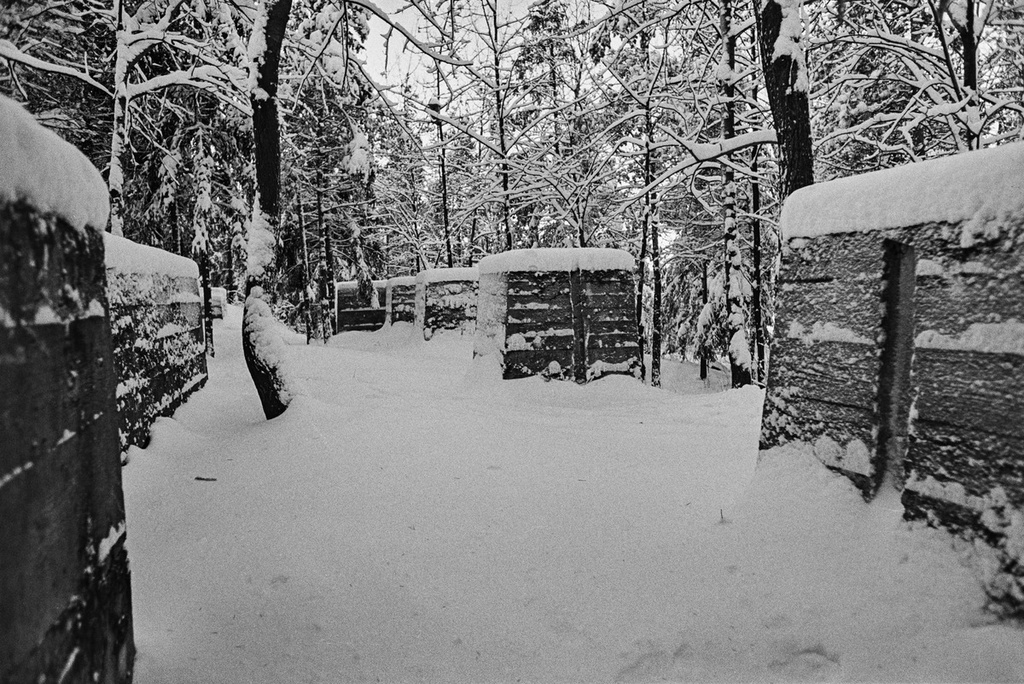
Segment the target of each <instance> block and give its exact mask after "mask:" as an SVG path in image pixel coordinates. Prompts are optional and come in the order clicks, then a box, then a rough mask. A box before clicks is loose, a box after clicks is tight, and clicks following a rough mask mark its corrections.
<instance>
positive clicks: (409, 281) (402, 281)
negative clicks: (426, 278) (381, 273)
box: [388, 276, 416, 286]
mask: <svg viewBox="0 0 1024 684" xmlns="http://www.w3.org/2000/svg"><path fill="white" fill-rule="evenodd" d="M415 284H416V276H398V277H397V278H388V285H391V286H395V285H415Z"/></svg>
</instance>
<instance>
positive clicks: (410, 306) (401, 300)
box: [385, 276, 416, 325]
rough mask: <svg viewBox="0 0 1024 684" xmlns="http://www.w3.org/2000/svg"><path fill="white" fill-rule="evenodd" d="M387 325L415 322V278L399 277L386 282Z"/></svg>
mask: <svg viewBox="0 0 1024 684" xmlns="http://www.w3.org/2000/svg"><path fill="white" fill-rule="evenodd" d="M385 300H386V302H387V306H386V308H387V323H388V325H392V324H394V323H413V322H415V320H416V276H400V277H398V278H389V279H388V281H387V293H386V295H385Z"/></svg>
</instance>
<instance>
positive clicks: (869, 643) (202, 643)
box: [124, 309, 1024, 684]
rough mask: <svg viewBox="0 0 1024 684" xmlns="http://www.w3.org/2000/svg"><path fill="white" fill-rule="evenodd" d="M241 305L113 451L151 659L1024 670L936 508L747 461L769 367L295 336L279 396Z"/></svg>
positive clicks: (281, 665)
mask: <svg viewBox="0 0 1024 684" xmlns="http://www.w3.org/2000/svg"><path fill="white" fill-rule="evenodd" d="M238 318H239V317H238V312H237V310H236V309H231V311H230V313H229V318H228V320H227V321H225V322H219V323H218V327H217V331H216V333H217V334H216V337H215V339H216V340H217V342H218V356H217V358H216V359H214V360H213V361H212V362H211V370H210V376H211V377H210V381H209V383H208V385H207V387H206V388H204V389H203V390H202V391H200V392H199V393H198V394H197V395H195V396H194V397H193V398H192V400H191V401H190V402H189V403H188V404H187V405H186V406H184V407H183V408H182V409H180V410H179V411H178V412H177V414H176V415H175V417H174V419H163V420H161V421H159V422H158V424H157V426H156V428H155V430H154V438H153V442H152V444H151V445H150V447H149V448H148V449H146V450H138V449H134V450H133V451H132V453H131V462H130V463H129V465H128V466H127V467H126V468H125V470H124V477H125V490H126V502H127V507H128V545H129V555H130V559H131V564H132V571H133V576H132V582H133V594H134V599H133V600H134V614H135V633H136V642H137V644H138V648H139V657H138V662H137V669H136V681H137V682H138V683H139V684H155V683H160V682H169V683H170V682H268V683H271V682H273V683H290V682H344V681H384V682H393V681H430V682H485V681H552V682H553V681H584V682H598V681H615V680H618V681H661V680H690V681H709V680H719V681H721V680H734V681H750V680H775V681H821V680H897V681H912V680H920V681H938V680H944V681H989V682H993V681H1019V680H1021V679H1022V678H1024V633H1022V632H1020V631H1016V630H1012V629H1010V628H1007V627H999V626H991V625H989V626H986V625H985V624H984V623H985V618H984V617H983V616H982V614H981V613H980V611H979V606H980V605H981V603H982V601H983V597H982V595H981V593H980V591H979V590H978V589H977V585H976V582H975V580H974V579H973V577H972V575H971V574H970V573H969V572H968V570H967V569H966V568H965V567H963V566H962V565H961V564H960V563H959V562H958V559H957V556H956V555H955V554H954V553H953V552H952V551H951V550H950V549H949V540H948V538H947V537H946V536H945V535H942V534H938V533H933V532H930V531H918V532H917V533H915V534H913V535H911V534H909V533H908V532H907V531H906V530H904V529H903V528H902V526H901V525H900V524H899V522H898V513H897V512H895V511H894V510H891V508H892V507H886V506H884V505H877V504H876V505H872V506H867V505H864V504H863V503H862V502H861V501H860V499H859V497H858V496H857V494H856V492H855V491H854V490H853V489H852V488H851V487H849V485H847V484H846V483H845V482H844V481H843V480H841V479H839V478H837V477H835V476H833V475H831V474H829V473H827V472H826V471H824V470H823V469H822V468H820V467H819V466H817V465H816V464H813V463H808V462H807V461H806V460H804V459H801V458H799V457H793V458H790V459H771V460H768V461H765V462H764V463H762V464H761V465H760V466H759V468H758V470H757V473H756V476H755V471H754V466H755V461H756V457H757V453H756V444H757V429H758V420H759V415H760V403H761V398H762V394H761V393H760V392H759V391H757V390H753V389H750V390H743V391H738V392H725V393H698V394H689V395H681V394H674V393H671V392H667V391H660V390H653V389H650V388H648V387H644V386H642V385H640V384H639V383H636V382H635V381H631V380H629V379H626V378H619V377H610V378H605V379H604V380H601V381H599V382H596V383H593V384H591V385H588V386H586V387H579V386H576V385H574V384H571V383H560V382H551V383H545V382H543V381H542V380H540V379H528V380H522V381H512V382H500V381H495V380H493V379H492V378H490V377H488V376H487V373H486V370H487V369H486V368H483V367H481V366H479V365H478V366H475V367H474V365H473V364H472V363H471V362H470V361H469V357H470V356H471V354H470V348H471V347H470V344H469V341H468V340H464V339H461V338H459V337H457V336H455V337H450V336H449V337H446V336H439V337H437V338H435V339H434V340H433V341H431V342H430V343H414V342H411V341H409V339H408V336H407V334H406V335H402V334H390V333H375V334H356V333H350V334H347V335H344V336H342V337H340V338H336V340H335V341H334V342H332V345H331V346H329V347H323V346H312V347H305V346H291V347H289V348H288V349H289V352H291V354H292V356H291V360H292V361H293V365H294V369H295V371H296V373H297V375H298V376H299V377H300V378H301V379H302V382H303V384H304V386H305V388H306V395H305V396H300V397H298V398H297V399H296V400H295V402H294V403H293V404H292V406H291V408H290V409H289V410H288V411H287V412H286V413H285V414H284V415H283V416H282V417H281V418H278V419H276V420H274V421H270V422H268V421H265V420H263V417H262V414H261V412H260V409H259V402H258V400H257V398H256V394H255V390H254V389H253V388H252V384H251V381H250V380H249V377H248V374H247V372H246V370H245V364H244V362H243V360H242V357H241V350H240V345H239V341H238V340H239V335H240V333H239V332H238V326H239V320H238ZM196 478H215V480H206V479H203V480H199V479H196Z"/></svg>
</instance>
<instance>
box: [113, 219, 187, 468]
mask: <svg viewBox="0 0 1024 684" xmlns="http://www.w3.org/2000/svg"><path fill="white" fill-rule="evenodd" d="M103 238H104V243H105V245H106V264H107V294H108V296H109V298H110V326H111V331H112V333H113V338H114V365H115V367H116V369H117V380H118V383H117V405H118V413H119V415H120V433H121V450H122V451H127V449H128V447H129V446H131V445H133V444H134V445H136V446H140V447H145V446H146V445H147V444H149V428H150V427H151V426H152V425H153V422H154V421H155V420H156V419H157V418H158V417H160V416H170V415H171V414H173V413H174V411H175V410H176V409H177V408H178V407H179V406H180V405H181V404H183V403H184V402H185V401H186V400H187V399H188V397H189V395H191V394H192V393H193V392H195V391H196V390H197V389H199V388H200V387H202V386H203V384H204V383H205V382H206V379H207V369H206V340H205V337H204V332H203V299H202V296H201V295H200V292H201V290H200V287H199V267H198V266H197V265H196V262H194V261H192V260H191V259H186V258H185V257H182V256H178V255H177V254H172V253H170V252H167V251H164V250H162V249H157V248H155V247H149V246H146V245H140V244H138V243H135V242H132V241H131V240H127V239H125V238H122V237H117V236H115V235H111V234H110V233H104V234H103Z"/></svg>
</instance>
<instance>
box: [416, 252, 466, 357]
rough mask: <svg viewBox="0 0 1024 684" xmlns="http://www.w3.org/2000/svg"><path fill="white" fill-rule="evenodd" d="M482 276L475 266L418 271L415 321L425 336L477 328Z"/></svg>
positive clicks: (428, 337)
mask: <svg viewBox="0 0 1024 684" xmlns="http://www.w3.org/2000/svg"><path fill="white" fill-rule="evenodd" d="M479 278H480V276H479V274H478V273H477V270H476V269H475V268H429V269H426V270H424V271H420V272H419V273H418V274H416V300H415V320H414V324H415V326H416V329H417V330H418V331H421V332H422V334H423V339H425V340H429V339H430V338H431V337H433V336H434V333H435V332H437V331H439V330H458V331H459V332H463V333H472V332H473V331H474V329H475V328H476V296H477V287H478V281H479Z"/></svg>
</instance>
